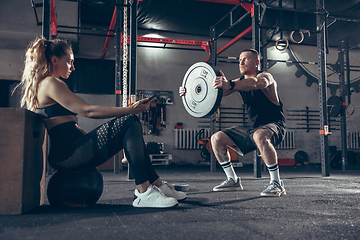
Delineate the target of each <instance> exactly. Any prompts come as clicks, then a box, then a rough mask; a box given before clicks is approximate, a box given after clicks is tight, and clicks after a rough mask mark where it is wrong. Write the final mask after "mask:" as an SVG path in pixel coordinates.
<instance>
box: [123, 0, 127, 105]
mask: <svg viewBox="0 0 360 240" xmlns="http://www.w3.org/2000/svg"><path fill="white" fill-rule="evenodd" d="M124 4H125V5H127V0H124ZM127 9H128V8H127V7H124V26H123V29H124V30H123V104H122V105H123V107H127V106H128V91H127V90H128V89H127V88H128V84H127V80H128V68H127V65H128V64H127V62H128V27H127V26H128V14H127V13H128V11H127Z"/></svg>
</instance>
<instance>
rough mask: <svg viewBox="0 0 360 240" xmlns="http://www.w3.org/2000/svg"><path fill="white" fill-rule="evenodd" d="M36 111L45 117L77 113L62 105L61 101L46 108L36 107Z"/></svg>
mask: <svg viewBox="0 0 360 240" xmlns="http://www.w3.org/2000/svg"><path fill="white" fill-rule="evenodd" d="M35 111H36V113H37V114H39V115H41V116H42V117H44V118H52V117H59V116H67V115H74V116H76V115H77V114H76V113H73V112H71V111H69V110H67V109H66V108H64V107H63V106H61V105H60V104H59V103H55V104H54V105H50V106H47V107H44V108H36V109H35Z"/></svg>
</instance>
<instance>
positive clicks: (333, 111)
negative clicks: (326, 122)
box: [327, 96, 342, 117]
mask: <svg viewBox="0 0 360 240" xmlns="http://www.w3.org/2000/svg"><path fill="white" fill-rule="evenodd" d="M341 105H342V101H341V98H340V97H338V96H331V97H329V99H328V100H327V106H328V114H329V116H330V117H337V116H338V115H339V114H340V111H341Z"/></svg>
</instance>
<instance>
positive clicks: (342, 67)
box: [338, 40, 349, 170]
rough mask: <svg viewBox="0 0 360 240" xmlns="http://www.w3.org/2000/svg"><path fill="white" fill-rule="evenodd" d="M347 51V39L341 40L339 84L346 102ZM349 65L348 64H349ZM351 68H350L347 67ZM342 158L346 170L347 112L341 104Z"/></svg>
mask: <svg viewBox="0 0 360 240" xmlns="http://www.w3.org/2000/svg"><path fill="white" fill-rule="evenodd" d="M346 51H347V48H346V43H345V40H341V43H340V46H339V49H338V59H339V64H340V71H339V72H340V75H339V84H340V96H341V99H342V102H343V103H345V97H346V86H345V61H344V59H345V52H346ZM347 65H348V64H347ZM347 70H349V69H347ZM340 116H341V159H342V170H345V168H346V166H347V164H348V159H347V141H346V140H347V139H346V137H347V136H346V114H345V106H344V105H341V111H340Z"/></svg>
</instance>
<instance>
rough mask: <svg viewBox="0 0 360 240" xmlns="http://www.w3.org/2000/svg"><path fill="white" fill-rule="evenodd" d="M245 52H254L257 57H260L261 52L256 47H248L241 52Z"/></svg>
mask: <svg viewBox="0 0 360 240" xmlns="http://www.w3.org/2000/svg"><path fill="white" fill-rule="evenodd" d="M243 52H252V53H254V54H255V55H256V58H257V59H259V52H258V51H256V50H255V49H252V48H248V49H245V50H243V51H242V52H241V53H243Z"/></svg>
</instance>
